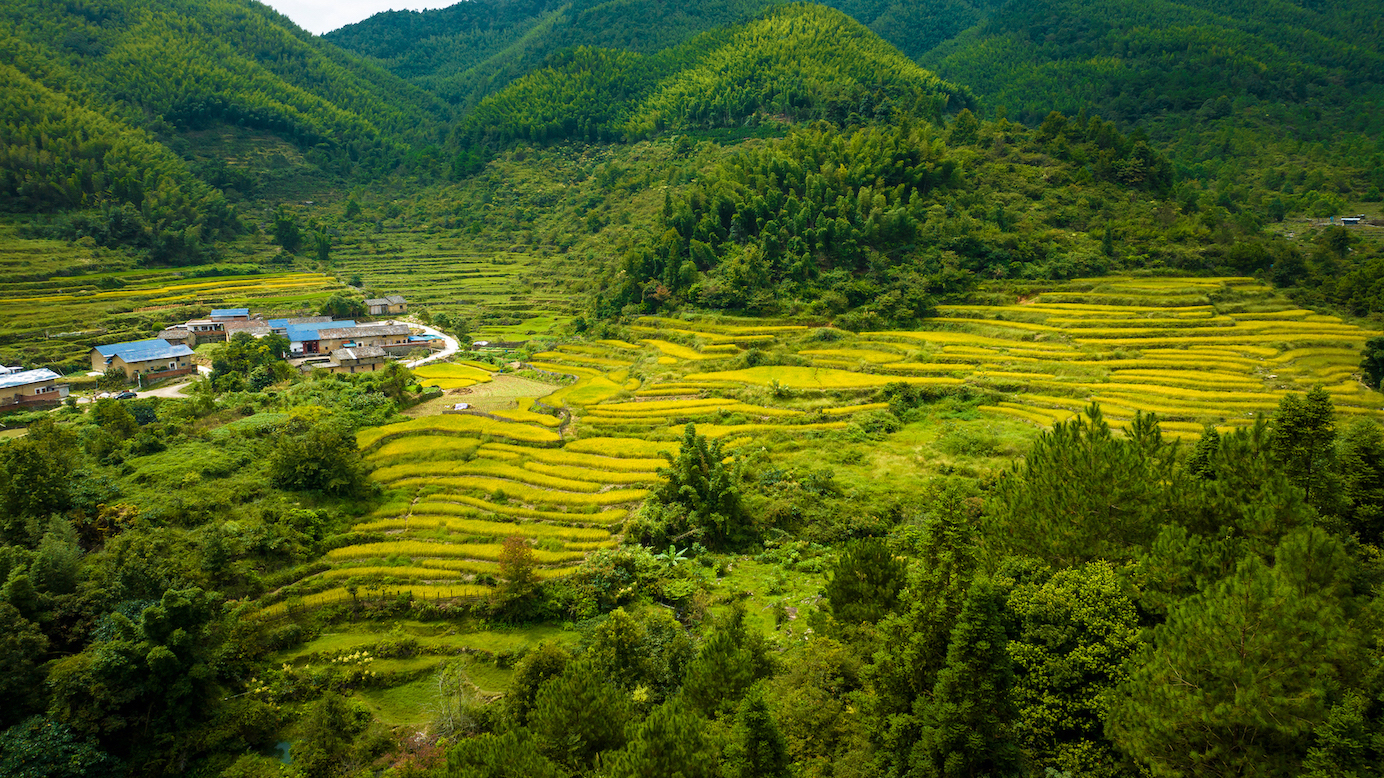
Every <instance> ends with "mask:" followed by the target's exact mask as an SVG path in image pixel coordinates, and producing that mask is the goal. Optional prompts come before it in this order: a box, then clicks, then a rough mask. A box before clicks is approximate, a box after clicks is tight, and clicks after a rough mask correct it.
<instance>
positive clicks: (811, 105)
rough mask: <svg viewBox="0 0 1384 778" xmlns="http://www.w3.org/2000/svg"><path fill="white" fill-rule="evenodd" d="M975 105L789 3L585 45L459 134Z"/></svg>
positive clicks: (592, 130) (883, 49)
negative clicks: (639, 46) (653, 39)
mask: <svg viewBox="0 0 1384 778" xmlns="http://www.w3.org/2000/svg"><path fill="white" fill-rule="evenodd" d="M969 101H970V97H969V94H968V93H967V92H966V90H964V89H963V88H960V87H957V86H954V85H951V84H948V83H945V82H943V81H941V80H940V79H938V78H937V77H936V76H934V75H932V74H931V73H928V72H927V71H924V70H922V69H921V68H919V67H918V66H916V65H914V64H913V63H912V62H910V61H909V60H908V59H906V58H904V57H902V56H901V55H899V53H898V52H897V51H896V50H894V49H893V48H892V47H890V46H889V45H888V44H886V43H884V42H883V41H881V40H880V39H879V38H877V37H875V36H874V35H872V34H871V33H870V32H869V31H868V30H866V29H865V28H864V27H862V26H861V25H860V24H858V23H857V22H855V21H853V20H851V19H850V18H849V17H847V16H845V15H843V14H841V13H839V12H836V11H832V10H831V9H829V8H826V7H824V6H816V5H794V6H788V7H785V8H780V9H775V10H773V11H770V12H769V13H768V14H766V15H765V16H764V17H763V18H761V19H757V20H755V21H753V22H750V23H747V24H744V25H740V26H738V27H735V28H729V29H725V30H719V31H716V32H709V33H703V34H702V35H699V36H697V37H696V38H693V39H692V40H691V41H689V42H687V43H686V44H683V45H680V46H675V47H671V48H668V49H664V50H663V51H660V52H657V53H655V54H652V55H647V56H646V55H641V54H638V53H636V52H630V51H623V50H612V49H596V48H588V47H581V48H578V49H575V50H572V51H570V52H568V53H565V54H560V55H556V56H554V57H553V58H551V59H550V60H549V65H548V66H547V67H544V68H542V69H540V70H537V71H535V72H533V73H530V74H529V75H527V76H525V77H523V78H521V79H519V80H517V81H515V82H514V83H512V84H511V85H509V86H508V87H506V88H505V89H503V90H501V91H500V92H498V93H496V94H494V95H491V96H489V97H487V98H485V99H484V100H482V101H481V103H480V104H479V105H478V106H477V107H476V108H475V109H474V110H473V111H471V112H470V113H469V114H468V115H467V117H466V119H465V121H464V122H463V123H462V129H461V131H460V134H461V136H462V137H464V138H466V139H467V140H468V141H469V142H472V143H474V142H477V141H496V140H498V141H502V142H503V141H510V140H515V139H529V140H547V139H553V138H562V137H576V138H585V139H588V140H606V139H619V138H626V139H628V138H641V137H646V136H648V135H650V134H651V133H653V132H657V131H660V130H664V129H687V128H704V127H727V126H729V127H734V126H738V125H740V124H742V123H743V122H744V121H745V120H746V119H747V118H748V117H751V116H755V115H756V114H763V115H774V116H779V117H781V119H782V120H785V121H815V120H825V121H830V122H833V123H837V124H858V123H860V122H868V121H873V120H888V119H892V118H894V117H895V116H896V115H898V116H915V117H922V118H925V119H929V120H932V121H938V120H940V118H941V115H942V112H943V110H945V109H947V108H948V107H949V106H950V107H951V108H952V110H955V109H957V108H960V107H964V106H965V105H966V104H968V103H969Z"/></svg>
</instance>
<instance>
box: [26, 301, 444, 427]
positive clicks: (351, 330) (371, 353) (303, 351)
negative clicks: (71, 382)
mask: <svg viewBox="0 0 1384 778" xmlns="http://www.w3.org/2000/svg"><path fill="white" fill-rule="evenodd" d="M365 304H366V305H367V306H368V308H369V310H370V314H371V315H372V316H387V315H392V314H401V313H407V312H408V303H407V301H406V300H404V298H403V297H401V296H399V295H389V296H388V297H383V298H379V299H371V300H366V301H365ZM238 332H245V333H248V334H249V335H250V336H251V337H256V338H261V337H264V336H266V335H269V334H271V333H273V334H277V335H282V336H283V337H285V338H287V339H288V342H289V350H288V353H286V354H284V358H285V359H288V360H289V362H290V363H291V364H294V365H296V366H297V367H298V368H299V369H301V370H303V371H309V370H313V369H323V370H329V371H331V372H333V373H367V372H372V371H375V370H378V369H380V368H381V367H383V366H384V363H385V361H386V360H387V359H388V358H389V357H391V356H403V355H404V354H407V353H409V352H412V351H414V350H416V349H419V348H426V349H437V348H442V346H443V345H444V343H443V341H442V339H441V338H438V337H437V336H435V335H415V334H413V331H412V330H410V329H409V327H408V325H405V324H394V323H392V322H390V323H371V322H365V323H358V322H355V321H351V320H336V319H333V318H332V317H330V316H307V317H301V318H291V319H264V318H262V317H259V316H252V315H251V314H250V309H248V308H217V309H213V310H212V311H211V313H209V314H208V315H207V317H206V318H204V319H191V320H189V321H188V322H187V323H185V324H179V325H177V326H174V327H170V328H168V329H166V330H163V331H162V332H160V333H158V335H157V336H155V337H153V338H149V339H148V340H136V341H131V342H128V343H111V344H109V345H105V346H97V347H95V348H93V349H92V350H91V369H92V371H93V372H95V373H104V372H106V371H107V370H109V369H111V368H117V369H119V370H121V371H123V372H124V373H125V378H126V379H127V380H130V381H134V380H136V379H140V380H142V381H146V382H147V381H155V380H162V379H164V378H171V377H174V376H180V375H186V374H189V373H194V372H196V370H197V365H196V364H195V363H194V362H193V349H194V348H196V347H197V345H198V344H200V343H216V342H221V341H225V340H228V339H230V338H231V337H232V336H233V335H235V334H236V333H238ZM61 378H62V376H61V375H59V374H58V373H55V372H53V371H52V370H48V369H46V368H42V369H37V370H25V369H23V368H22V367H3V366H0V407H4V406H12V405H42V404H51V403H56V402H60V401H62V399H63V398H65V397H67V395H68V386H67V385H66V384H59V383H57V382H58V381H59V380H60V379H61Z"/></svg>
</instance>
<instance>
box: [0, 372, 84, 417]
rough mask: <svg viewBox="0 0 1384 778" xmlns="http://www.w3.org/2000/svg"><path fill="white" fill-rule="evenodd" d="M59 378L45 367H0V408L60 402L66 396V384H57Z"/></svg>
mask: <svg viewBox="0 0 1384 778" xmlns="http://www.w3.org/2000/svg"><path fill="white" fill-rule="evenodd" d="M60 378H62V376H60V375H58V374H57V373H54V372H53V371H52V370H49V369H48V368H46V367H45V368H39V369H37V370H25V369H24V368H22V367H3V366H0V407H4V406H10V405H21V406H22V405H45V404H50V403H55V402H61V401H62V399H63V398H64V397H66V396H67V384H60V383H57V381H58V379H60Z"/></svg>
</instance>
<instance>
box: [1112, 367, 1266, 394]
mask: <svg viewBox="0 0 1384 778" xmlns="http://www.w3.org/2000/svg"><path fill="white" fill-rule="evenodd" d="M1110 382H1111V383H1131V384H1133V383H1144V384H1162V385H1165V386H1183V387H1187V388H1190V389H1196V388H1198V387H1207V388H1216V389H1229V390H1232V391H1236V390H1238V391H1250V390H1256V389H1263V388H1264V382H1263V381H1260V380H1258V379H1256V378H1252V377H1246V376H1242V375H1241V376H1237V375H1230V374H1227V373H1211V372H1206V373H1203V372H1200V371H1195V370H1117V371H1115V372H1114V373H1111V374H1110Z"/></svg>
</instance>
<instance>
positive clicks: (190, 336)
mask: <svg viewBox="0 0 1384 778" xmlns="http://www.w3.org/2000/svg"><path fill="white" fill-rule="evenodd" d="M154 337H156V338H158V339H159V340H166V341H168V342H169V343H172V344H173V345H175V346H187V347H188V348H197V335H196V333H194V332H193V331H192V330H189V329H188V328H187V325H186V324H179V325H178V326H176V327H169V328H168V329H166V330H163V331H162V332H160V333H159V334H157V335H155V336H154ZM214 339H215V340H220V339H221V338H220V337H219V336H218V337H216V338H214Z"/></svg>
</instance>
